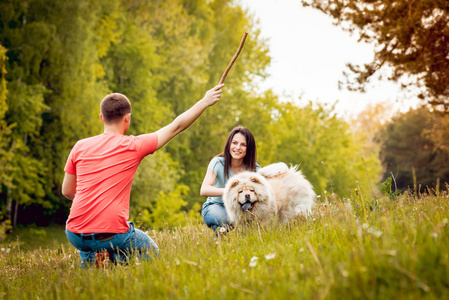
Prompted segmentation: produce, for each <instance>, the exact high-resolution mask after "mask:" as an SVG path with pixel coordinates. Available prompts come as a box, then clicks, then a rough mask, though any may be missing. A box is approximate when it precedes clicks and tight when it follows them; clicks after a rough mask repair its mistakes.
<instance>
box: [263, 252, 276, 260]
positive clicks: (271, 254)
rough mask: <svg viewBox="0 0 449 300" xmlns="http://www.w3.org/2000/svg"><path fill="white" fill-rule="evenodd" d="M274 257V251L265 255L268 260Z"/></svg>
mask: <svg viewBox="0 0 449 300" xmlns="http://www.w3.org/2000/svg"><path fill="white" fill-rule="evenodd" d="M275 257H276V253H270V254H267V255H265V259H266V260H270V259H273V258H275Z"/></svg>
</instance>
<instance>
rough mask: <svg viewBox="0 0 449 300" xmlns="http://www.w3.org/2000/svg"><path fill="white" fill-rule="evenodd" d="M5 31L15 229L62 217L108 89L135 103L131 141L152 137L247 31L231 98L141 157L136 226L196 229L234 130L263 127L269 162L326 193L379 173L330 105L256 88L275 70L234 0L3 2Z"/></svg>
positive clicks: (5, 148) (5, 145) (6, 193)
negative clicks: (69, 163)
mask: <svg viewBox="0 0 449 300" xmlns="http://www.w3.org/2000/svg"><path fill="white" fill-rule="evenodd" d="M0 28H1V30H0V43H1V44H2V45H3V46H4V48H5V50H3V52H0V55H1V53H4V55H3V58H2V60H0V67H2V76H4V78H5V80H4V81H2V86H5V87H6V84H7V86H8V94H6V89H2V93H1V94H0V101H2V106H1V110H0V121H1V123H0V126H1V127H0V128H1V131H0V134H2V139H1V143H2V144H1V147H0V153H1V154H2V156H1V157H0V159H1V162H2V164H3V162H4V164H3V165H6V166H8V168H4V169H2V170H1V171H0V176H1V178H2V182H1V190H0V201H1V205H2V209H3V207H6V208H5V209H3V210H6V211H7V212H8V214H9V218H12V215H13V208H14V207H18V209H19V210H17V209H16V210H15V212H14V215H17V211H19V212H20V213H19V214H18V220H17V222H18V223H21V222H24V223H25V220H27V222H28V221H29V222H36V221H37V219H42V218H41V217H42V215H43V214H44V215H46V216H47V217H46V220H56V221H59V222H61V223H63V222H64V220H65V218H66V216H67V213H68V207H69V204H70V203H69V202H68V201H66V200H65V199H63V197H62V195H61V194H60V187H61V182H62V178H63V168H64V165H65V162H66V159H67V156H68V153H69V151H70V149H71V148H72V147H73V145H74V144H75V142H76V141H77V140H79V139H82V138H85V137H88V136H92V135H96V134H99V133H101V129H102V124H101V122H100V121H99V119H98V113H99V103H100V101H101V99H102V98H103V97H104V96H105V95H106V94H107V93H109V92H120V93H123V94H126V95H127V96H128V98H129V99H130V100H131V103H132V107H133V111H132V124H131V127H130V130H129V134H133V135H137V134H141V133H147V132H154V131H155V130H157V129H159V128H161V127H162V126H165V125H167V124H169V123H170V122H171V121H172V120H173V119H174V118H175V117H176V116H177V115H178V114H180V113H181V112H183V111H185V110H186V109H188V108H189V107H191V106H192V105H193V104H194V103H195V102H196V101H197V100H198V99H200V98H201V97H203V95H204V92H205V91H206V90H208V89H209V88H211V87H213V86H214V85H215V84H216V83H217V82H218V80H219V78H220V77H221V74H222V72H223V71H224V69H225V68H226V66H227V64H228V62H229V60H230V59H231V58H232V56H233V55H234V53H235V50H236V47H237V46H238V44H239V42H240V39H241V34H242V33H243V32H244V31H249V36H250V38H249V39H248V40H247V41H246V43H245V48H244V51H242V53H241V55H240V56H239V59H238V61H237V63H236V64H235V65H234V66H233V68H232V70H231V72H230V74H229V75H228V77H227V81H226V87H225V89H224V96H223V99H222V101H220V103H218V104H217V105H215V106H213V107H211V108H210V109H208V110H207V111H206V112H205V113H204V115H203V116H202V117H201V118H200V119H199V120H198V121H197V122H196V124H194V125H193V126H192V127H191V128H189V130H187V131H185V132H183V133H182V134H181V135H180V136H178V137H176V139H174V140H173V141H171V142H170V143H169V144H168V145H167V146H166V147H165V148H164V149H161V150H159V151H158V152H157V153H156V154H154V155H152V156H150V157H147V158H145V159H144V160H143V161H142V164H141V166H140V168H139V169H138V171H137V173H136V176H135V180H134V182H133V189H132V194H131V207H130V214H131V219H133V220H135V221H136V222H137V223H139V224H142V225H145V226H155V227H157V228H161V227H163V226H165V225H168V226H177V225H179V224H185V223H184V222H187V220H193V221H198V220H199V219H200V218H199V213H198V210H199V207H200V203H202V202H204V198H202V197H200V196H199V189H200V185H201V182H202V180H203V177H204V174H205V171H206V167H207V165H208V163H209V161H210V159H211V158H212V157H213V156H215V155H216V154H218V153H220V152H222V151H223V146H224V143H225V140H226V138H227V135H228V133H229V132H230V130H231V129H232V128H233V127H235V126H237V125H242V126H246V127H248V128H250V130H251V131H252V132H253V133H254V135H255V137H256V141H257V146H258V154H259V157H258V160H259V162H260V163H261V164H262V165H266V164H269V163H272V162H276V161H284V162H286V163H290V164H300V165H301V167H302V168H303V172H304V174H305V175H306V177H307V178H309V179H310V180H311V181H312V183H313V184H314V185H315V187H316V190H317V191H318V192H319V193H321V192H323V191H325V190H329V191H331V192H334V193H339V194H345V193H346V192H347V189H348V188H351V187H353V186H355V185H356V184H357V183H356V181H357V180H359V181H360V184H362V185H366V184H367V183H366V179H364V178H366V174H365V173H366V170H365V166H364V165H363V163H362V160H361V159H360V158H361V157H363V158H364V160H365V161H366V168H367V171H368V173H369V174H370V176H373V177H374V178H377V177H378V174H379V172H380V164H379V161H378V160H377V158H376V157H375V155H376V154H375V153H376V152H375V151H374V152H372V153H369V154H365V153H363V151H362V148H363V147H362V143H361V142H360V140H357V138H356V137H355V136H354V135H353V134H352V133H351V132H350V128H349V126H348V124H347V123H346V122H344V121H342V120H340V119H338V118H337V117H336V116H335V115H334V113H333V111H332V108H325V107H320V106H318V107H314V106H313V105H312V104H310V105H308V106H306V107H304V108H299V107H298V106H296V105H295V104H293V103H282V102H280V101H279V99H278V97H277V96H276V95H275V94H274V93H273V92H272V91H270V90H268V91H266V92H264V93H256V92H255V90H256V89H255V84H256V82H257V81H260V80H261V79H263V78H264V77H265V76H267V74H266V68H267V66H268V65H269V63H270V56H269V54H268V47H267V43H266V41H265V40H263V39H262V38H260V34H259V30H258V29H257V26H256V24H255V21H254V20H253V19H252V17H251V16H250V15H249V13H248V12H247V11H245V10H244V9H243V8H242V7H240V5H238V4H236V3H235V2H233V1H231V0H225V1H207V0H182V1H177V0H167V1H145V0H132V1H131V0H112V1H107V0H97V1H88V0H83V1H58V0H48V1H47V0H46V1H44V0H33V1H3V2H0ZM5 51H6V52H5ZM3 104H4V105H3ZM27 209H28V211H27ZM5 213H6V212H5ZM25 216H28V217H29V218H28V219H26V218H25Z"/></svg>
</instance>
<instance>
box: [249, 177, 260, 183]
mask: <svg viewBox="0 0 449 300" xmlns="http://www.w3.org/2000/svg"><path fill="white" fill-rule="evenodd" d="M250 179H251V181H252V182H254V183H260V180H259V178H257V177H251V178H250Z"/></svg>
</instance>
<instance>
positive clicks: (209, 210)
mask: <svg viewBox="0 0 449 300" xmlns="http://www.w3.org/2000/svg"><path fill="white" fill-rule="evenodd" d="M256 152H257V151H256V142H255V139H254V136H253V134H252V133H251V131H250V130H249V129H248V128H245V127H241V126H239V127H236V128H234V129H233V130H232V131H231V133H230V134H229V136H228V139H227V141H226V145H225V147H224V150H223V152H222V153H220V154H218V155H217V156H215V157H214V158H213V159H212V160H211V162H210V163H209V166H208V167H207V172H206V176H205V177H204V180H203V184H202V186H201V191H200V194H201V196H206V197H207V201H206V203H204V204H203V209H202V211H201V214H202V216H203V221H204V223H206V225H207V226H208V227H210V228H212V229H213V230H214V231H215V230H216V229H217V228H218V227H221V226H226V227H228V226H230V225H232V224H231V223H230V222H229V218H228V215H227V214H226V210H225V208H224V205H223V199H222V196H223V192H224V187H225V185H226V183H227V181H228V180H229V178H231V177H232V176H234V175H236V174H239V173H241V172H243V171H245V170H247V171H256V170H258V169H260V165H259V164H258V163H257V161H256V154H257V153H256Z"/></svg>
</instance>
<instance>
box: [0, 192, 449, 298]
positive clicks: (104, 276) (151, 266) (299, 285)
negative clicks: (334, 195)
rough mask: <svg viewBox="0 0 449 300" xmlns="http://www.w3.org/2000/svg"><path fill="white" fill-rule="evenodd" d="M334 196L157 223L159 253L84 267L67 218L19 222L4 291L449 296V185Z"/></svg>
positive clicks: (4, 265)
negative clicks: (292, 210)
mask: <svg viewBox="0 0 449 300" xmlns="http://www.w3.org/2000/svg"><path fill="white" fill-rule="evenodd" d="M324 198H326V197H325V196H324V197H321V202H320V204H318V205H317V206H316V207H315V209H314V213H313V216H312V217H310V218H308V219H299V220H295V221H293V222H291V223H290V224H281V225H279V224H272V223H270V224H253V225H252V226H249V227H247V228H245V229H243V228H237V229H235V230H233V231H231V232H229V233H228V234H227V235H225V236H220V237H218V238H217V237H215V235H214V234H213V233H212V231H211V230H210V229H208V228H205V226H203V225H190V226H188V227H186V228H178V229H175V230H165V231H161V232H150V233H149V234H150V236H152V238H154V240H155V241H156V243H157V244H158V246H159V247H160V255H159V256H158V257H155V258H152V260H151V261H149V262H142V261H140V262H139V261H138V260H136V259H134V260H132V261H131V263H130V264H129V265H117V266H109V267H107V268H104V269H97V268H89V269H80V268H79V267H78V265H79V263H80V259H79V257H78V254H77V253H76V251H75V249H74V248H73V247H71V246H70V245H69V244H68V243H67V242H66V240H65V236H64V234H63V228H59V227H54V228H48V229H45V230H44V229H39V228H27V229H25V230H21V231H16V232H15V233H14V234H13V235H11V236H10V239H9V240H6V241H4V242H3V243H2V245H1V251H0V278H1V283H0V299H252V298H254V299H395V300H397V299H449V236H448V234H449V229H448V227H449V225H448V224H447V223H448V218H449V197H448V195H447V193H444V194H440V195H432V196H422V197H420V198H419V199H416V198H412V197H411V196H402V197H400V198H399V199H396V200H391V199H390V198H388V197H383V198H375V197H365V196H363V195H360V194H359V195H357V194H354V195H353V197H351V198H350V199H343V200H342V199H333V200H331V199H324Z"/></svg>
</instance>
